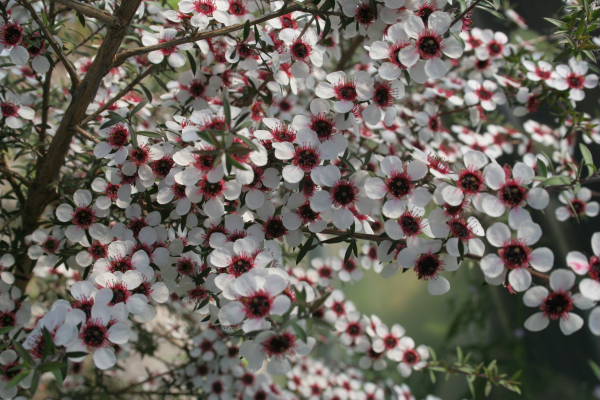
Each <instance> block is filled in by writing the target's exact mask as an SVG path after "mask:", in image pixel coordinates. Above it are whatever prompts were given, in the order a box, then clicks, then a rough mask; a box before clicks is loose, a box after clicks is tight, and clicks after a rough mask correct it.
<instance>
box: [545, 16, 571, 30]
mask: <svg viewBox="0 0 600 400" xmlns="http://www.w3.org/2000/svg"><path fill="white" fill-rule="evenodd" d="M544 19H545V20H546V21H548V22H550V23H551V24H552V25H556V26H558V27H559V28H562V27H563V26H565V25H566V24H565V23H564V22H563V21H561V20H560V19H555V18H544Z"/></svg>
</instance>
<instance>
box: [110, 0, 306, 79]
mask: <svg viewBox="0 0 600 400" xmlns="http://www.w3.org/2000/svg"><path fill="white" fill-rule="evenodd" d="M301 8H302V7H301V6H300V5H298V4H291V5H289V6H288V7H285V8H282V9H281V10H279V11H275V12H274V13H271V14H267V15H263V16H262V17H260V18H257V19H255V20H253V21H249V22H245V23H243V24H235V25H231V26H226V27H224V28H220V29H215V30H212V31H208V32H196V33H194V34H192V35H188V36H182V37H180V38H176V39H172V40H167V41H166V42H162V43H158V44H155V45H152V46H144V47H136V48H133V49H129V50H124V51H122V52H120V53H119V54H117V55H116V56H115V58H114V62H113V67H117V66H119V65H121V64H123V63H124V62H125V61H126V60H127V59H128V58H129V57H133V56H138V55H141V54H146V53H150V52H151V51H156V50H162V49H168V48H172V47H175V46H178V45H181V44H185V43H192V42H197V41H199V40H205V39H210V38H213V37H216V36H222V35H226V34H228V33H231V32H235V31H239V30H242V29H244V27H245V26H246V24H248V26H254V25H258V24H261V23H263V22H266V21H269V20H271V19H273V18H278V17H280V16H282V15H285V14H289V13H291V12H293V11H299V10H300V9H301ZM315 12H317V11H315Z"/></svg>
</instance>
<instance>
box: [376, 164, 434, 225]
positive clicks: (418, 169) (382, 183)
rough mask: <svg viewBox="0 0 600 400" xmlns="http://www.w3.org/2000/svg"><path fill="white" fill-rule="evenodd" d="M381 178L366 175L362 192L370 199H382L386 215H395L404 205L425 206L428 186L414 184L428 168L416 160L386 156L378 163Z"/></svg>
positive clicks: (428, 198)
mask: <svg viewBox="0 0 600 400" xmlns="http://www.w3.org/2000/svg"><path fill="white" fill-rule="evenodd" d="M380 167H381V172H383V174H384V176H383V178H384V179H381V178H378V177H375V178H367V179H366V180H365V183H364V192H365V194H366V196H367V197H369V198H370V199H383V198H385V199H386V201H385V203H384V204H383V208H382V210H381V211H382V213H383V215H385V216H386V217H388V218H398V217H400V215H402V213H403V212H404V209H405V208H406V206H410V207H416V208H422V209H424V208H425V206H426V205H427V203H429V200H430V199H431V194H430V193H429V190H427V188H425V187H422V186H417V185H416V181H419V180H421V179H423V178H425V176H426V175H427V172H428V168H427V165H426V164H425V163H423V162H422V161H419V160H412V161H410V162H408V163H404V162H402V160H400V158H399V157H397V156H386V157H385V158H384V159H383V160H382V161H381V164H380Z"/></svg>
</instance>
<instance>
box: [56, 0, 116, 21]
mask: <svg viewBox="0 0 600 400" xmlns="http://www.w3.org/2000/svg"><path fill="white" fill-rule="evenodd" d="M52 1H55V2H57V3H61V4H63V5H65V6H67V8H72V9H74V10H75V11H77V12H79V13H81V14H83V15H86V16H88V17H90V18H95V19H97V20H98V21H102V22H104V23H106V24H108V25H112V24H114V23H116V22H117V21H116V19H115V18H113V16H112V15H110V14H109V13H107V12H106V11H102V10H99V9H97V8H96V7H92V6H89V5H87V4H84V3H80V2H78V1H73V0H52Z"/></svg>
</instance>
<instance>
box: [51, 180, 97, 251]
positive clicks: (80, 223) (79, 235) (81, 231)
mask: <svg viewBox="0 0 600 400" xmlns="http://www.w3.org/2000/svg"><path fill="white" fill-rule="evenodd" d="M92 199H93V198H92V193H91V192H90V191H89V190H85V189H78V190H77V191H76V192H75V194H74V195H73V203H74V205H75V207H76V208H73V206H71V205H70V204H66V203H63V204H61V205H59V206H58V207H57V208H56V217H57V218H58V220H59V221H61V222H71V224H72V225H69V226H67V229H66V230H65V236H66V237H67V239H69V240H70V241H72V242H80V243H83V242H85V241H87V238H86V236H85V233H86V231H87V232H89V234H90V236H91V237H92V238H93V239H98V240H101V239H104V238H106V236H107V235H109V233H108V228H107V227H106V226H105V225H102V224H100V223H98V222H96V221H97V219H98V218H99V217H102V216H104V215H106V210H100V209H99V208H98V207H97V206H96V205H92Z"/></svg>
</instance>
